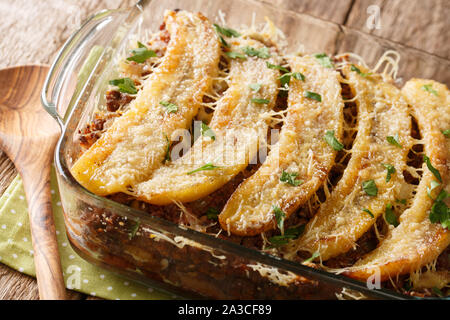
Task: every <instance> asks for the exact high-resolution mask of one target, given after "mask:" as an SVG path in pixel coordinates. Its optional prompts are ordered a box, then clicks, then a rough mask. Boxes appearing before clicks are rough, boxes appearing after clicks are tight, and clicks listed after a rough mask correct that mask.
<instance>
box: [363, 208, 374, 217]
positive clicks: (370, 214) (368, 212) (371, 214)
mask: <svg viewBox="0 0 450 320" xmlns="http://www.w3.org/2000/svg"><path fill="white" fill-rule="evenodd" d="M363 211H364V212H365V213H367V214H368V215H369V216H371V217H372V218H375V216H374V215H373V213H372V212H371V211H370V210H369V209H363Z"/></svg>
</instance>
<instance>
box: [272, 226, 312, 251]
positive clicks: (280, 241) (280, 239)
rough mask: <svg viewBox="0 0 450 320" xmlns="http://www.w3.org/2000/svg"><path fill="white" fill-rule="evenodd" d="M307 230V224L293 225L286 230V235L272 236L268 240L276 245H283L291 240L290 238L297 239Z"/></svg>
mask: <svg viewBox="0 0 450 320" xmlns="http://www.w3.org/2000/svg"><path fill="white" fill-rule="evenodd" d="M304 230H305V225H301V226H298V227H292V228H289V229H287V230H285V231H284V235H278V236H273V237H270V238H269V239H268V240H269V242H270V244H272V245H274V246H282V245H285V244H287V243H288V242H289V240H293V239H297V238H298V237H300V235H301V234H302V233H303V231H304Z"/></svg>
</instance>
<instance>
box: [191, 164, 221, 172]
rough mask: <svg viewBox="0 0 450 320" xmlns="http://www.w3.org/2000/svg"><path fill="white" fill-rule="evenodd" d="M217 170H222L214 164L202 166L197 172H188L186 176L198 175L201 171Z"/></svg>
mask: <svg viewBox="0 0 450 320" xmlns="http://www.w3.org/2000/svg"><path fill="white" fill-rule="evenodd" d="M217 168H220V167H218V166H215V165H213V164H212V163H207V164H205V165H203V166H201V167H200V168H197V169H195V170H192V171H189V172H187V173H186V174H193V173H196V172H199V171H207V170H214V169H217Z"/></svg>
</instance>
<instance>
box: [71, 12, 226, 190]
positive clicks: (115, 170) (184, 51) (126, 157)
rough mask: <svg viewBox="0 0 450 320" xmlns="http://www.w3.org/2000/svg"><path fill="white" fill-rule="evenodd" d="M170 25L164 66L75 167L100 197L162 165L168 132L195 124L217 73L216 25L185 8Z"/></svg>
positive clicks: (170, 14)
mask: <svg viewBox="0 0 450 320" xmlns="http://www.w3.org/2000/svg"><path fill="white" fill-rule="evenodd" d="M165 23H166V25H167V29H168V31H169V33H170V36H171V38H170V42H169V44H168V48H167V52H166V54H165V56H164V58H163V59H162V61H161V64H160V65H159V66H158V67H157V68H156V69H155V71H154V73H152V74H151V75H150V77H149V78H148V79H147V80H146V81H145V83H144V85H143V89H142V90H141V91H139V93H138V95H137V97H136V99H135V100H134V101H133V102H132V103H131V105H130V106H129V109H128V111H127V112H126V113H125V114H124V115H123V116H121V117H120V118H118V119H117V120H116V121H115V122H114V123H113V125H112V126H111V127H110V128H109V129H108V130H107V131H106V132H105V133H104V134H103V135H102V136H101V138H100V139H99V140H97V142H96V143H95V144H94V145H93V146H92V147H91V148H90V149H89V150H87V151H86V152H85V153H84V154H83V155H82V156H81V157H80V158H79V159H78V161H77V162H76V163H75V164H74V166H73V167H72V169H71V171H72V174H73V175H74V177H75V178H76V179H77V180H78V181H79V182H80V183H81V184H82V185H83V186H84V187H86V188H87V189H88V190H90V191H92V192H94V193H96V194H98V195H107V194H111V193H115V192H124V191H126V189H127V187H128V186H129V185H130V184H133V183H136V182H139V181H143V180H145V179H146V178H147V177H148V176H149V174H150V173H151V172H152V171H153V170H154V169H155V168H157V167H159V166H160V165H161V163H162V161H163V159H164V155H165V150H166V145H167V143H166V136H171V134H172V133H173V132H174V131H175V130H176V129H178V128H187V127H188V126H189V125H190V123H191V121H192V118H193V117H194V116H195V114H196V113H197V111H198V108H199V106H200V103H201V101H202V98H203V95H204V93H205V92H206V91H208V90H209V89H210V88H211V84H212V78H213V77H215V76H216V75H217V72H218V63H219V58H220V46H219V43H218V41H217V37H216V35H215V32H214V30H213V28H212V25H211V23H210V22H209V21H208V20H207V19H206V18H204V17H203V16H202V15H201V14H192V13H188V12H185V11H180V12H178V13H175V12H168V13H166V15H165ZM161 101H168V102H171V103H174V104H175V105H177V106H178V110H177V112H175V113H167V112H166V110H165V108H164V107H163V106H161V105H160V102H161ZM149 141H151V143H149Z"/></svg>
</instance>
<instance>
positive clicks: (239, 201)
mask: <svg viewBox="0 0 450 320" xmlns="http://www.w3.org/2000/svg"><path fill="white" fill-rule="evenodd" d="M289 63H290V65H291V68H292V72H300V73H302V74H303V75H304V77H305V79H304V81H301V80H294V77H293V78H292V79H291V82H290V89H289V98H288V106H289V107H288V110H287V116H286V118H285V120H284V124H283V127H282V130H281V133H280V139H279V141H278V143H277V144H276V145H275V146H274V147H273V148H272V150H271V152H270V153H269V156H268V157H267V159H266V161H265V162H264V163H263V165H262V166H261V167H260V168H259V169H258V171H257V172H256V173H255V174H253V175H252V176H251V177H250V178H248V179H247V180H245V181H244V182H243V183H242V184H241V185H240V186H239V187H238V189H237V190H236V191H235V192H234V193H233V195H232V196H231V198H230V199H229V200H228V202H227V204H226V206H225V208H224V209H223V211H222V213H221V214H220V216H219V221H220V224H221V226H222V228H223V229H225V230H228V231H229V232H231V233H234V234H238V235H243V236H250V235H256V234H259V233H261V232H264V231H267V230H269V229H271V228H273V227H274V226H275V225H276V223H275V219H274V212H273V208H272V207H273V206H277V207H279V208H280V209H281V210H283V212H284V213H285V215H286V218H287V217H288V216H289V215H290V214H291V213H292V212H294V211H295V210H296V209H297V208H298V207H299V206H300V205H302V204H303V203H305V202H306V201H307V200H308V199H309V198H310V197H311V196H312V195H313V194H314V193H315V192H316V190H317V189H318V188H319V187H320V185H321V184H322V183H323V182H324V180H325V179H326V177H327V174H328V172H329V171H330V169H331V167H332V166H333V164H334V159H335V156H336V151H335V150H334V149H333V148H332V147H331V146H329V145H328V144H327V143H326V142H325V140H324V136H325V134H326V132H327V131H328V130H330V131H334V135H335V138H337V139H338V140H340V139H341V136H342V132H343V107H344V103H343V100H342V97H341V86H340V83H339V80H338V78H339V74H338V73H337V72H336V71H335V70H334V69H328V68H325V67H323V66H322V65H321V64H319V63H318V62H317V59H315V58H314V57H311V56H305V57H301V58H300V57H293V58H291V59H290V61H289ZM307 92H310V93H315V94H319V95H320V97H321V99H319V100H321V101H317V100H315V99H312V98H308V97H306V96H305V95H306V93H307ZM283 172H284V174H283ZM288 175H290V180H289V178H287V176H288ZM283 177H284V178H283ZM281 180H283V181H281ZM286 180H287V181H286Z"/></svg>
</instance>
